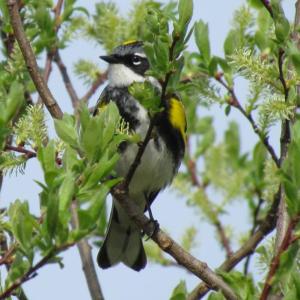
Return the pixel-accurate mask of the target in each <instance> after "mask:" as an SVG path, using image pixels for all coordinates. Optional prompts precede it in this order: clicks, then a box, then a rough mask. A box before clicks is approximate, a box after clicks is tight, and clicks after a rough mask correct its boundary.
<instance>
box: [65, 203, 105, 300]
mask: <svg viewBox="0 0 300 300" xmlns="http://www.w3.org/2000/svg"><path fill="white" fill-rule="evenodd" d="M71 215H72V227H73V229H78V228H79V219H78V214H77V203H76V201H75V200H74V201H73V202H72V204H71ZM77 247H78V250H79V254H80V258H81V261H82V269H83V272H84V275H85V278H86V282H87V285H88V288H89V291H90V295H91V298H92V299H93V300H104V297H103V294H102V290H101V287H100V284H99V281H98V279H97V273H96V270H95V265H94V261H93V256H92V250H91V247H90V245H89V244H88V242H87V240H86V239H82V240H80V241H79V242H78V243H77Z"/></svg>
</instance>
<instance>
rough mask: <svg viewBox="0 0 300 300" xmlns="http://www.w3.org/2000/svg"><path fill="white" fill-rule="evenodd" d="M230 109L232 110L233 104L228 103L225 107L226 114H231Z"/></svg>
mask: <svg viewBox="0 0 300 300" xmlns="http://www.w3.org/2000/svg"><path fill="white" fill-rule="evenodd" d="M230 111H231V105H227V106H226V107H225V115H226V116H229V114H230Z"/></svg>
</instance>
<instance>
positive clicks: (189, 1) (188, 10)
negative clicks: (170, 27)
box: [178, 0, 193, 34]
mask: <svg viewBox="0 0 300 300" xmlns="http://www.w3.org/2000/svg"><path fill="white" fill-rule="evenodd" d="M178 13H179V20H178V25H179V29H180V32H181V33H184V34H185V32H186V29H187V27H188V25H189V23H190V21H191V18H192V16H193V0H179V3H178Z"/></svg>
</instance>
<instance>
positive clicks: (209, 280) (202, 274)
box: [112, 185, 237, 299]
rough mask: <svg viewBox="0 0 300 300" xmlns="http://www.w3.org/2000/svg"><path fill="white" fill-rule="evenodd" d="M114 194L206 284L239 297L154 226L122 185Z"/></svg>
mask: <svg viewBox="0 0 300 300" xmlns="http://www.w3.org/2000/svg"><path fill="white" fill-rule="evenodd" d="M112 195H113V196H114V198H115V199H116V200H117V201H119V203H120V204H121V205H122V207H123V208H124V210H125V211H126V212H127V213H128V215H129V217H130V218H131V219H132V220H133V221H134V222H135V223H136V224H137V225H138V226H139V227H140V228H142V229H143V231H144V232H145V233H146V234H147V235H148V236H150V237H151V239H152V240H153V241H154V242H155V243H156V244H157V245H158V246H159V247H160V248H161V249H162V250H163V251H164V252H166V253H169V254H170V255H171V256H172V257H173V258H174V259H175V260H176V261H177V262H178V264H180V265H183V266H184V267H185V268H186V269H187V270H189V271H190V272H192V273H193V274H195V275H196V276H197V277H199V278H201V279H202V280H203V281H205V282H206V284H207V285H208V286H209V287H210V288H211V289H214V290H218V289H220V290H221V291H222V292H223V294H224V295H225V297H226V298H227V299H237V297H236V295H235V293H234V292H233V291H232V290H231V288H230V287H229V286H228V285H227V284H226V283H225V282H224V281H223V280H222V279H221V278H220V277H219V276H217V275H216V274H215V273H214V272H213V271H212V270H211V269H210V268H209V267H208V266H207V264H206V263H204V262H201V261H199V260H198V259H196V258H195V257H193V256H192V255H191V254H190V253H188V252H186V251H185V250H184V249H183V248H182V247H181V246H180V245H179V244H177V243H176V242H175V241H174V240H173V239H172V238H171V237H169V236H168V235H167V234H166V233H165V232H163V231H162V230H160V229H156V230H155V228H153V226H155V225H154V224H153V222H151V221H150V219H148V218H147V217H146V216H145V215H144V214H143V213H141V212H140V209H139V208H138V207H137V205H136V204H135V203H133V202H132V201H130V199H128V198H127V193H126V191H124V188H123V186H122V185H117V186H116V187H114V188H113V189H112Z"/></svg>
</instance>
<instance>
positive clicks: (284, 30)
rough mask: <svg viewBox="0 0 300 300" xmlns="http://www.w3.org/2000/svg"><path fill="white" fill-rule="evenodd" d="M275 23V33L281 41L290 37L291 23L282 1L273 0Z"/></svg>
mask: <svg viewBox="0 0 300 300" xmlns="http://www.w3.org/2000/svg"><path fill="white" fill-rule="evenodd" d="M271 5H272V11H273V15H274V23H275V35H276V38H277V40H278V42H279V43H284V42H285V41H286V40H287V39H288V38H289V32H290V23H289V21H288V19H287V18H286V17H285V15H284V10H283V8H282V6H281V1H279V0H271Z"/></svg>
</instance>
